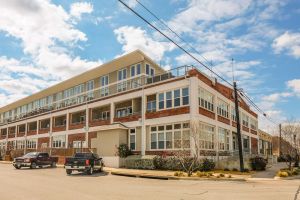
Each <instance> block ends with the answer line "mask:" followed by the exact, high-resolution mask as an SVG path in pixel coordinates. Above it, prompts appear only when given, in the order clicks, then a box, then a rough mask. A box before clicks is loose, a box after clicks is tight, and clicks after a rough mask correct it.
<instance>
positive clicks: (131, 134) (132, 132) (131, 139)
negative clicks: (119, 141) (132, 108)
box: [129, 128, 136, 150]
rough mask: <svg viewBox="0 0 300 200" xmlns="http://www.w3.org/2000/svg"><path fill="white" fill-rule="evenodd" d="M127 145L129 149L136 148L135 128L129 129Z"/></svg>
mask: <svg viewBox="0 0 300 200" xmlns="http://www.w3.org/2000/svg"><path fill="white" fill-rule="evenodd" d="M129 147H130V149H131V150H136V129H135V128H131V129H129Z"/></svg>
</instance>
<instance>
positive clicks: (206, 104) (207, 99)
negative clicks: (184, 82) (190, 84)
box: [199, 88, 214, 112]
mask: <svg viewBox="0 0 300 200" xmlns="http://www.w3.org/2000/svg"><path fill="white" fill-rule="evenodd" d="M199 106H200V107H202V108H204V109H207V110H209V111H211V112H214V96H213V95H212V94H211V93H209V92H207V91H206V90H204V89H202V88H199Z"/></svg>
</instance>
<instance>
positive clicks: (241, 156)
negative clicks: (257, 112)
mask: <svg viewBox="0 0 300 200" xmlns="http://www.w3.org/2000/svg"><path fill="white" fill-rule="evenodd" d="M233 89H234V103H235V115H236V129H237V138H238V147H239V158H240V171H241V172H243V171H244V157H243V146H242V134H241V124H240V113H239V100H238V92H237V88H236V82H235V81H234V82H233Z"/></svg>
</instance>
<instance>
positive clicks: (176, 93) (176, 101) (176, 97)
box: [174, 89, 180, 107]
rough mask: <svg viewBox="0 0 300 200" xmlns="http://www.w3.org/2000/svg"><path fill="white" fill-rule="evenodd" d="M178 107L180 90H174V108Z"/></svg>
mask: <svg viewBox="0 0 300 200" xmlns="http://www.w3.org/2000/svg"><path fill="white" fill-rule="evenodd" d="M178 106H180V89H178V90H174V107H178Z"/></svg>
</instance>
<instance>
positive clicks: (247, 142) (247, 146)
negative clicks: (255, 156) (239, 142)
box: [243, 135, 250, 152]
mask: <svg viewBox="0 0 300 200" xmlns="http://www.w3.org/2000/svg"><path fill="white" fill-rule="evenodd" d="M243 150H244V151H246V152H249V151H250V140H249V136H246V135H244V136H243Z"/></svg>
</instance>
